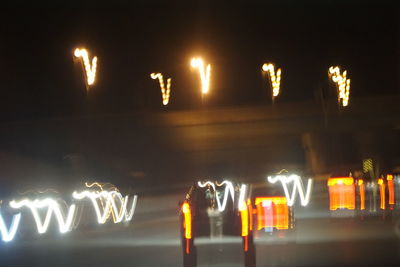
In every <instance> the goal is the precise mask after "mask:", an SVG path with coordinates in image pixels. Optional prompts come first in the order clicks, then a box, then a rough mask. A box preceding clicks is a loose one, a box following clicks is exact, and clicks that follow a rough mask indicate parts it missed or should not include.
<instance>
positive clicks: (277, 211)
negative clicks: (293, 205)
mask: <svg viewBox="0 0 400 267" xmlns="http://www.w3.org/2000/svg"><path fill="white" fill-rule="evenodd" d="M254 204H255V205H256V208H257V230H261V229H264V228H268V227H275V228H276V229H278V230H284V229H289V207H288V205H287V202H286V197H256V199H255V203H254Z"/></svg>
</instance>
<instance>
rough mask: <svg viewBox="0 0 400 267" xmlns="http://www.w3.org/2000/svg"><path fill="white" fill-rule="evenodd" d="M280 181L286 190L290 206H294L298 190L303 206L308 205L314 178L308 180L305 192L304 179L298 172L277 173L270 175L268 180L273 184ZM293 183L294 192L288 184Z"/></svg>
mask: <svg viewBox="0 0 400 267" xmlns="http://www.w3.org/2000/svg"><path fill="white" fill-rule="evenodd" d="M278 181H279V182H280V183H281V184H282V187H283V190H284V192H285V196H286V198H287V201H288V206H290V207H291V206H293V205H294V203H295V201H296V195H297V194H296V193H297V192H298V195H299V197H300V203H301V205H302V206H307V205H308V203H309V202H310V195H311V189H312V179H308V181H307V190H306V192H304V185H303V181H302V179H301V177H300V176H298V175H296V174H292V175H290V176H286V175H276V176H275V177H272V176H268V182H270V183H271V184H275V183H277V182H278ZM291 183H293V187H292V193H291V194H290V193H289V188H288V185H289V184H291Z"/></svg>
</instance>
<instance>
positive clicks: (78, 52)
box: [74, 48, 97, 85]
mask: <svg viewBox="0 0 400 267" xmlns="http://www.w3.org/2000/svg"><path fill="white" fill-rule="evenodd" d="M74 55H75V56H76V57H78V58H81V60H83V64H84V66H85V71H86V78H87V84H88V85H92V84H93V83H94V81H95V78H96V68H97V57H93V59H92V65H91V66H90V61H89V55H88V52H87V50H86V49H84V48H77V49H75V52H74Z"/></svg>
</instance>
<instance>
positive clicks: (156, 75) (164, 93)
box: [150, 73, 171, 106]
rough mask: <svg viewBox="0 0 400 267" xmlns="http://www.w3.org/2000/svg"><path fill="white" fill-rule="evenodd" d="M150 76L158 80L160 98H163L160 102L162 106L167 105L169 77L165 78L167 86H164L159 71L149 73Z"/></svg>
mask: <svg viewBox="0 0 400 267" xmlns="http://www.w3.org/2000/svg"><path fill="white" fill-rule="evenodd" d="M150 77H151V78H152V79H153V80H155V79H158V81H159V83H160V88H161V95H162V100H163V101H162V103H163V105H164V106H166V105H168V102H169V96H170V92H171V78H168V79H167V88H165V85H164V78H163V75H162V74H161V73H152V74H150Z"/></svg>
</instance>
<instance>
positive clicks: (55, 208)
mask: <svg viewBox="0 0 400 267" xmlns="http://www.w3.org/2000/svg"><path fill="white" fill-rule="evenodd" d="M24 206H25V207H27V208H29V209H30V210H31V212H32V215H33V218H34V219H35V222H36V226H37V230H38V233H39V234H43V233H45V232H46V231H47V228H48V227H49V224H50V219H51V217H52V214H53V213H54V215H55V216H56V219H57V222H58V227H59V230H60V233H65V232H68V231H70V230H71V226H72V222H73V219H74V217H75V205H74V204H72V205H71V206H70V207H69V209H68V215H67V218H66V219H64V216H63V212H62V210H61V207H60V205H59V204H58V202H57V201H56V200H54V199H52V198H45V199H35V200H33V201H32V200H29V199H23V200H20V201H15V200H12V201H11V202H10V207H11V208H13V209H20V208H22V207H24ZM42 208H47V212H46V217H45V219H44V222H42V220H41V218H40V215H39V211H38V209H42Z"/></svg>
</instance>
